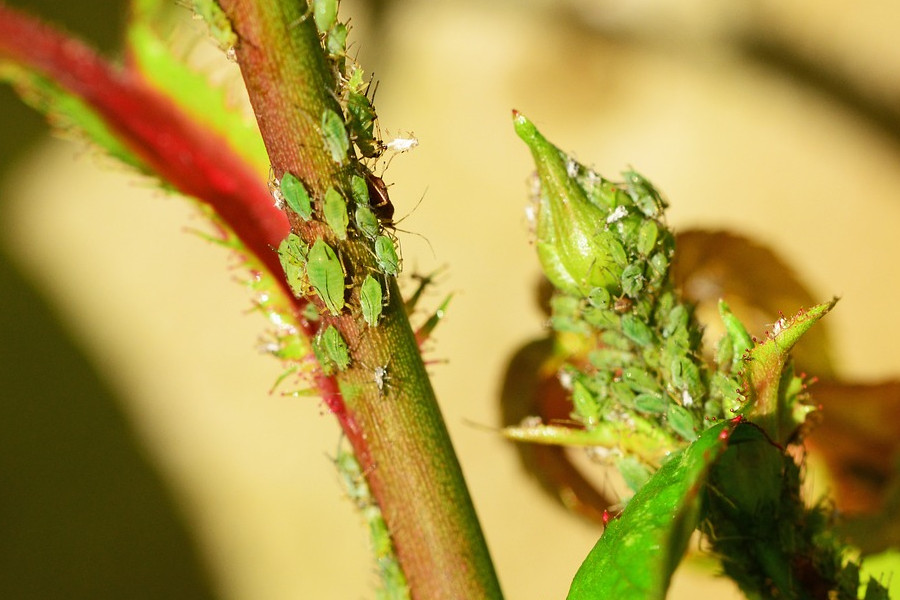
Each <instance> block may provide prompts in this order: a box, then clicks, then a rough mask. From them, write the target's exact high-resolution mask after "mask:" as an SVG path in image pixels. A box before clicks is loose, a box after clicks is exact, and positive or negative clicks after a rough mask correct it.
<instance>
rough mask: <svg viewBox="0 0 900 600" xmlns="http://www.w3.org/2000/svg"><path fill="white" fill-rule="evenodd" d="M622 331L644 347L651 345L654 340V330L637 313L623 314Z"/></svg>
mask: <svg viewBox="0 0 900 600" xmlns="http://www.w3.org/2000/svg"><path fill="white" fill-rule="evenodd" d="M622 333H624V334H625V336H626V337H627V338H628V339H629V340H631V341H632V342H634V343H635V344H637V345H638V346H641V347H644V346H649V345H650V344H651V343H652V342H653V338H654V335H653V330H652V329H650V327H649V326H648V325H647V324H646V323H644V322H643V321H642V320H641V319H640V318H638V317H636V316H635V315H632V314H628V315H622Z"/></svg>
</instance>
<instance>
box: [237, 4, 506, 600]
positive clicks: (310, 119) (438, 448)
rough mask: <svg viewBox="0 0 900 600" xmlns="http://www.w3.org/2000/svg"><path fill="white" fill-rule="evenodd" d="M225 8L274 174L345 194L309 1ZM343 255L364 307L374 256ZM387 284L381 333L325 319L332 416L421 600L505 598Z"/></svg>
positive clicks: (355, 319) (346, 250)
mask: <svg viewBox="0 0 900 600" xmlns="http://www.w3.org/2000/svg"><path fill="white" fill-rule="evenodd" d="M220 4H221V6H222V8H223V10H224V11H225V13H226V14H227V15H228V17H229V19H230V20H231V22H232V27H233V29H234V31H235V33H236V34H237V36H238V39H239V42H238V45H237V46H236V48H235V51H236V56H237V59H238V63H239V64H240V65H241V70H242V73H243V76H244V81H245V83H246V85H247V89H248V93H249V96H250V101H251V103H252V105H253V108H254V111H255V113H256V115H257V119H258V123H259V128H260V131H261V133H262V136H263V139H264V141H265V143H266V148H267V150H268V153H269V158H270V161H271V163H272V167H273V170H274V172H275V176H276V177H278V178H280V177H281V175H282V174H283V173H285V172H288V171H289V172H291V173H293V174H295V175H296V176H298V177H300V178H301V179H302V180H303V181H304V182H305V183H306V184H307V186H308V188H309V190H310V192H311V194H313V195H314V196H315V197H321V196H322V195H323V194H324V192H325V190H327V189H328V188H329V187H331V186H335V187H338V188H339V187H340V185H339V184H340V182H341V181H342V180H343V179H344V178H347V177H348V175H347V172H346V171H343V170H342V169H339V168H337V166H336V164H335V162H334V159H333V158H332V156H331V155H330V154H329V152H328V150H327V149H326V148H325V147H324V145H323V144H322V142H321V136H322V133H321V131H320V126H319V123H320V117H319V116H320V115H321V114H322V111H323V110H325V109H326V108H327V109H330V110H333V111H335V112H336V113H338V114H341V110H340V107H339V106H338V104H337V99H336V97H335V95H334V94H333V93H332V91H333V90H335V82H334V76H333V74H332V71H331V70H330V67H329V66H328V64H327V61H326V60H325V57H324V55H323V53H322V49H321V47H320V44H319V40H318V37H317V36H318V34H317V32H316V28H315V25H314V22H313V19H312V16H311V14H307V13H306V12H305V11H306V7H305V5H304V3H301V2H296V1H295V0H283V1H280V2H254V1H253V0H221V1H220ZM342 171H343V172H342ZM292 218H293V219H294V221H293V222H292V225H293V230H294V231H295V232H296V233H297V234H298V235H300V236H301V238H303V239H304V240H305V241H307V242H308V243H311V242H312V241H313V240H314V239H316V238H317V237H318V238H328V239H329V241H330V242H332V241H333V235H332V233H331V232H330V231H329V230H328V228H327V226H325V225H324V224H323V223H321V222H317V221H315V220H312V221H309V222H308V223H307V222H303V221H301V220H300V219H298V218H296V216H295V215H292ZM335 245H336V246H339V252H340V254H341V257H342V260H343V262H344V264H345V266H346V268H347V273H348V276H349V277H350V279H351V280H352V284H353V289H352V291H351V293H350V302H348V304H349V305H350V306H355V305H358V294H359V292H358V289H359V280H361V279H362V278H363V277H364V276H365V275H366V274H367V273H370V272H373V271H375V270H376V269H375V265H374V258H373V256H372V251H371V250H370V249H369V247H368V246H367V245H366V243H365V241H364V240H362V239H360V238H352V237H351V238H350V239H348V240H346V241H343V242H341V243H340V244H337V243H335ZM387 280H388V281H387V287H388V289H389V291H390V302H389V305H388V306H387V307H386V309H385V311H384V317H383V319H382V321H381V322H380V323H379V324H378V326H377V327H369V326H367V325H366V324H365V323H364V322H363V320H362V319H361V318H360V316H359V314H353V313H354V309H352V308H351V309H346V308H345V309H344V310H342V311H340V314H339V315H337V316H332V315H329V314H325V315H323V317H322V319H321V321H322V322H323V327H327V326H328V325H334V326H335V327H337V328H338V330H339V331H340V333H341V334H342V336H343V338H344V339H345V340H346V341H347V343H348V346H349V347H350V348H351V355H352V360H351V363H350V366H349V368H347V369H346V370H343V371H339V372H338V373H337V374H336V375H335V378H336V380H337V384H338V387H339V390H340V396H341V397H342V398H338V397H336V395H335V394H334V393H333V391H332V394H331V398H330V399H329V400H328V402H329V406H331V407H332V410H335V411H338V410H340V411H343V414H339V415H338V416H339V417H340V421H341V424H342V426H343V427H344V431H345V433H346V434H347V437H348V439H349V441H350V443H351V445H352V446H353V449H354V452H355V454H356V456H357V459H358V460H359V462H360V466H361V469H362V472H363V473H364V474H365V476H366V480H367V482H368V484H369V488H370V489H371V492H372V495H373V496H374V497H375V499H376V500H377V502H378V505H379V507H380V508H381V511H382V513H383V515H384V519H385V522H386V523H387V525H388V528H389V529H390V532H391V536H392V539H393V542H394V545H395V547H396V551H397V556H398V559H399V561H400V564H401V566H402V568H403V571H404V573H405V574H406V577H407V580H408V582H409V586H410V591H411V594H412V596H413V597H414V598H419V599H429V600H430V599H441V598H447V599H449V598H460V599H462V598H465V599H475V598H501V592H500V587H499V583H498V581H497V578H496V575H495V573H494V569H493V565H492V563H491V559H490V555H489V554H488V550H487V545H486V543H485V540H484V536H483V534H482V532H481V529H480V526H479V524H478V518H477V516H476V514H475V509H474V506H473V504H472V501H471V498H470V496H469V493H468V490H467V488H466V485H465V481H464V479H463V476H462V470H461V469H460V466H459V462H458V460H457V458H456V455H455V453H454V451H453V447H452V444H451V442H450V438H449V435H448V432H447V429H446V426H445V424H444V421H443V418H442V417H441V413H440V409H439V407H438V404H437V400H436V398H435V395H434V391H433V389H432V387H431V383H430V381H429V380H428V376H427V373H426V371H425V366H424V364H423V362H422V357H421V355H420V353H419V350H418V345H417V343H416V338H415V335H414V333H413V331H412V328H411V327H410V325H409V321H408V319H407V317H406V313H405V312H404V307H403V301H402V298H401V296H400V292H399V289H398V288H397V285H396V282H395V281H394V279H393V277H389V278H387ZM314 300H316V299H314ZM316 301H317V300H316ZM379 367H386V368H387V369H388V377H389V380H388V381H387V382H382V384H379V383H378V382H376V379H375V376H374V372H375V369H376V368H379ZM336 558H337V557H336Z"/></svg>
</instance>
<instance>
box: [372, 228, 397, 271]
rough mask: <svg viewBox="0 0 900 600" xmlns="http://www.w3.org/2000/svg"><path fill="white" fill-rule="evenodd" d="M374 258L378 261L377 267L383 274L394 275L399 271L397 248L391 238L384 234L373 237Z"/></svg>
mask: <svg viewBox="0 0 900 600" xmlns="http://www.w3.org/2000/svg"><path fill="white" fill-rule="evenodd" d="M375 260H376V261H377V262H378V268H379V269H381V272H382V273H384V274H385V275H396V274H397V273H399V272H400V259H399V258H398V257H397V249H396V248H395V247H394V242H393V241H391V238H389V237H387V236H386V235H379V236H378V237H376V238H375Z"/></svg>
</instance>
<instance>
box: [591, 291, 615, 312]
mask: <svg viewBox="0 0 900 600" xmlns="http://www.w3.org/2000/svg"><path fill="white" fill-rule="evenodd" d="M611 300H612V298H611V297H610V294H609V290H607V289H606V288H602V287H598V288H594V289H592V290H591V293H590V294H588V303H590V305H591V306H594V307H596V308H608V307H609V303H610V301H611Z"/></svg>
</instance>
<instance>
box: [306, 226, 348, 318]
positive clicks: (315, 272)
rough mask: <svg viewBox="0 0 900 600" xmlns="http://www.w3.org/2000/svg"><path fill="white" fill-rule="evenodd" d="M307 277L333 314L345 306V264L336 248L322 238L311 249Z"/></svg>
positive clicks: (338, 312)
mask: <svg viewBox="0 0 900 600" xmlns="http://www.w3.org/2000/svg"><path fill="white" fill-rule="evenodd" d="M306 278H307V280H308V281H309V285H310V286H311V287H312V288H313V290H315V292H316V294H318V296H319V298H321V299H322V302H324V303H325V307H326V308H327V309H328V311H329V312H330V313H331V314H333V315H338V314H340V312H341V309H342V308H344V266H343V265H342V264H341V261H340V259H339V258H338V256H337V254H335V252H334V250H333V249H332V248H331V246H329V245H328V244H326V243H325V242H324V241H322V240H321V239H318V240H316V241H315V243H314V244H313V245H312V248H310V249H309V254H307V260H306Z"/></svg>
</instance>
